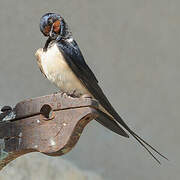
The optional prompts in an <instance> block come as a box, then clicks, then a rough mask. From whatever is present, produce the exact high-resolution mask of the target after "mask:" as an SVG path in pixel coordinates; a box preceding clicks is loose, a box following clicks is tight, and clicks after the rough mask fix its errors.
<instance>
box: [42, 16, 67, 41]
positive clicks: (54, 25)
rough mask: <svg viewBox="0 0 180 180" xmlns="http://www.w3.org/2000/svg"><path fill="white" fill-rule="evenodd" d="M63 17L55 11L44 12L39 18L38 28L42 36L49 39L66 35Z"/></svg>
mask: <svg viewBox="0 0 180 180" xmlns="http://www.w3.org/2000/svg"><path fill="white" fill-rule="evenodd" d="M65 27H66V26H65V22H64V19H63V18H62V17H61V16H60V15H59V14H55V13H46V14H45V15H43V16H42V17H41V19H40V30H41V32H42V33H43V35H44V36H47V37H49V38H50V39H51V40H56V39H57V38H62V37H63V36H65V35H66V28H65Z"/></svg>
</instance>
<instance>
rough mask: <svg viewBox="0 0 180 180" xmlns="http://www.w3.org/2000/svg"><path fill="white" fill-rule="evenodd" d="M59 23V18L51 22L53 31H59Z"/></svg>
mask: <svg viewBox="0 0 180 180" xmlns="http://www.w3.org/2000/svg"><path fill="white" fill-rule="evenodd" d="M60 24H61V22H60V21H59V20H57V21H55V22H54V23H53V30H54V32H55V33H59V31H60Z"/></svg>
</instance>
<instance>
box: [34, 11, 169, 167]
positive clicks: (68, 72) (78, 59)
mask: <svg viewBox="0 0 180 180" xmlns="http://www.w3.org/2000/svg"><path fill="white" fill-rule="evenodd" d="M40 31H41V32H42V34H43V35H44V36H45V37H47V40H46V43H45V45H44V47H43V48H40V49H38V50H37V51H36V54H35V56H36V59H37V64H38V66H39V69H40V71H41V72H42V73H43V74H44V76H45V77H46V78H47V79H48V80H50V81H51V82H52V83H54V84H55V85H56V86H57V87H58V88H59V89H60V91H61V92H63V93H66V94H68V95H72V96H75V97H84V98H86V97H91V98H94V99H96V100H97V101H98V102H99V104H100V105H99V109H98V111H99V112H100V113H101V114H102V116H101V115H100V116H98V117H97V118H96V119H95V120H96V121H97V122H99V123H100V124H101V125H103V126H104V127H106V128H108V129H110V130H111V131H113V132H115V133H117V134H119V135H121V136H123V137H126V138H129V134H130V135H132V136H133V137H134V138H135V139H136V140H137V141H138V142H139V143H140V145H142V146H143V147H144V148H145V149H146V151H147V152H148V153H149V154H150V155H151V156H152V157H153V158H154V159H155V160H156V161H157V162H158V163H159V164H161V162H160V160H159V159H158V158H157V157H156V156H155V155H154V153H153V151H154V152H155V153H157V154H159V155H160V156H161V157H163V158H165V159H166V160H168V159H167V157H165V156H164V155H163V154H162V153H160V152H159V151H157V150H156V149H155V148H154V147H153V146H151V145H150V144H149V143H147V142H146V141H145V140H144V139H143V138H141V137H140V136H139V135H138V134H137V133H135V132H134V131H133V130H132V129H131V128H130V127H129V126H128V125H127V124H126V123H125V121H124V120H123V119H122V118H121V116H120V115H119V114H118V113H117V112H116V110H115V109H114V108H113V106H112V105H111V103H110V102H109V100H108V99H107V97H106V95H105V94H104V92H103V90H102V89H101V87H100V86H99V83H98V80H97V78H96V76H95V74H94V73H93V72H92V70H91V69H90V67H89V66H88V65H87V63H86V62H85V60H84V57H83V55H82V52H81V51H80V48H79V46H78V44H77V42H76V41H75V40H74V38H73V35H72V32H71V31H70V28H69V26H68V24H67V23H66V21H65V20H64V18H63V17H62V16H61V15H59V14H57V13H46V14H44V15H43V16H42V17H41V18H40Z"/></svg>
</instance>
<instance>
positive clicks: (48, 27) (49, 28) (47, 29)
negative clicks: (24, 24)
mask: <svg viewBox="0 0 180 180" xmlns="http://www.w3.org/2000/svg"><path fill="white" fill-rule="evenodd" d="M50 31H51V26H49V25H48V26H45V28H44V34H45V35H46V36H48V35H49V33H50Z"/></svg>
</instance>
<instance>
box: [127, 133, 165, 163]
mask: <svg viewBox="0 0 180 180" xmlns="http://www.w3.org/2000/svg"><path fill="white" fill-rule="evenodd" d="M129 133H130V134H131V135H132V136H133V137H134V138H135V139H136V140H137V141H138V142H139V143H140V144H141V145H142V146H143V147H144V148H145V149H146V151H147V152H148V153H149V154H150V155H151V156H152V157H153V158H154V159H155V160H156V161H157V162H158V163H159V164H161V162H160V161H159V160H158V159H157V158H156V157H155V155H154V154H153V153H152V151H150V150H149V149H148V148H147V147H146V146H148V147H149V148H150V149H151V150H153V151H154V152H156V153H157V154H159V155H160V156H161V157H163V158H164V159H166V160H168V158H167V157H166V156H164V155H163V154H162V153H160V152H159V151H157V150H156V149H155V148H154V147H152V146H151V145H150V144H149V143H147V142H146V141H145V140H144V139H142V138H141V137H140V136H138V135H137V134H136V133H135V132H133V131H131V130H130V131H129Z"/></svg>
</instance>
